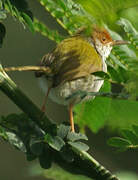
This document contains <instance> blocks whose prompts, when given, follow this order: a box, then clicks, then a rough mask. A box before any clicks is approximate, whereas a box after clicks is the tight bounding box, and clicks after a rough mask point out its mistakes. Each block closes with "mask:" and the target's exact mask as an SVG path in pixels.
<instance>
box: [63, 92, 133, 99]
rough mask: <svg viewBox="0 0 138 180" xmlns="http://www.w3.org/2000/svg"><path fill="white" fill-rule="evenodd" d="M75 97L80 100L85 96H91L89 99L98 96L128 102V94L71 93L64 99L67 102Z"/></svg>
mask: <svg viewBox="0 0 138 180" xmlns="http://www.w3.org/2000/svg"><path fill="white" fill-rule="evenodd" d="M76 95H79V96H80V98H81V99H83V98H85V97H86V96H91V97H93V96H100V97H109V98H114V99H122V100H128V99H129V97H130V95H129V94H123V93H112V92H85V91H78V92H77V93H73V94H72V95H71V96H68V97H67V98H66V99H67V100H68V99H70V98H73V97H74V96H76Z"/></svg>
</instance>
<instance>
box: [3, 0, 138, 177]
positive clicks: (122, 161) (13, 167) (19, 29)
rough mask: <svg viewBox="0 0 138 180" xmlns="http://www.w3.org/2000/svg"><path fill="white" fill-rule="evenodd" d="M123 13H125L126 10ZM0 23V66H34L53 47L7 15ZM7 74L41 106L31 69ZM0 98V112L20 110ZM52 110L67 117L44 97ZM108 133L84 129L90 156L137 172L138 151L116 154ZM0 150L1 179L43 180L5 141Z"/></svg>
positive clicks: (44, 16) (43, 16) (36, 7)
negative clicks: (0, 29) (0, 36)
mask: <svg viewBox="0 0 138 180" xmlns="http://www.w3.org/2000/svg"><path fill="white" fill-rule="evenodd" d="M28 2H29V4H30V7H31V8H32V11H33V13H34V15H35V16H36V17H39V19H40V20H43V22H46V23H47V24H48V25H49V27H51V28H54V29H56V28H57V29H59V31H60V32H61V33H62V34H66V32H65V31H64V30H62V29H61V27H60V26H59V25H58V24H57V23H56V21H55V20H54V19H53V18H52V17H50V15H49V14H48V13H46V11H45V10H44V9H43V7H41V6H40V4H39V3H37V1H33V0H30V1H28ZM131 11H132V10H130V15H131V16H132V14H133V13H132V12H131ZM125 14H126V15H127V16H128V13H125ZM124 16H125V15H124ZM132 18H133V17H132ZM4 25H5V26H6V30H7V33H6V37H5V40H4V43H3V47H2V48H1V49H0V61H1V62H2V64H3V66H4V67H7V66H22V65H36V64H37V63H38V61H39V60H40V59H41V58H42V56H43V55H44V54H46V53H48V52H50V51H51V50H52V49H53V48H54V47H55V43H54V42H52V41H50V40H48V39H47V38H45V37H43V36H41V35H40V34H38V33H35V34H32V33H31V32H29V30H27V29H24V28H23V26H22V25H21V24H20V23H19V22H18V21H16V20H15V19H13V18H12V17H8V18H7V19H6V20H5V21H4ZM9 75H10V77H11V78H12V79H13V80H14V81H15V82H16V83H17V85H18V86H19V87H20V88H21V89H22V90H23V91H24V93H25V94H26V95H27V96H29V97H30V98H31V99H32V100H33V102H35V104H37V106H39V107H41V105H42V103H43V99H44V94H43V92H42V91H41V89H40V87H39V84H38V81H37V79H36V78H35V77H34V74H33V73H31V72H12V73H9ZM0 98H1V100H0V113H1V115H8V114H9V113H17V112H19V113H20V112H21V111H20V110H19V109H18V108H17V106H16V105H15V104H13V103H12V102H11V101H10V100H9V99H8V98H7V97H6V96H5V95H4V94H3V93H2V92H0ZM53 110H54V112H55V113H56V114H57V116H58V119H63V120H64V121H65V120H67V117H68V116H67V109H66V108H65V107H64V106H60V105H57V104H54V103H53V102H51V101H50V100H48V102H47V106H46V113H47V115H48V117H49V118H50V119H52V120H55V117H54V114H55V113H53ZM57 116H56V119H57ZM108 132H109V131H108V130H107V129H102V130H100V132H99V133H98V134H92V133H91V132H90V131H89V130H88V129H87V135H88V138H89V145H90V149H91V153H92V155H93V157H94V158H95V159H96V160H98V161H99V162H100V163H101V164H103V165H104V166H105V167H106V168H108V169H110V170H111V171H112V172H120V171H132V172H135V173H138V168H137V167H138V166H137V165H138V164H137V160H136V159H137V156H138V152H137V151H136V150H134V152H133V151H131V150H129V151H127V152H123V153H116V151H115V150H113V149H112V148H111V147H109V146H107V145H106V141H107V139H108V138H109V133H108ZM110 136H111V134H110ZM0 152H1V153H0V179H1V180H11V179H13V180H18V179H20V180H35V179H39V180H43V179H44V178H43V177H30V176H29V173H28V172H29V171H28V168H29V167H30V166H31V165H32V164H34V163H35V162H32V163H31V162H27V160H26V158H25V155H24V154H23V153H21V152H19V151H18V150H16V149H14V148H13V147H11V146H10V145H9V144H6V143H5V142H3V141H0ZM36 163H37V162H36Z"/></svg>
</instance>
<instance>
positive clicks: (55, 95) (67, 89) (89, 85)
mask: <svg viewBox="0 0 138 180" xmlns="http://www.w3.org/2000/svg"><path fill="white" fill-rule="evenodd" d="M103 82H104V81H103V80H99V77H96V76H94V75H89V76H88V77H85V78H81V79H76V80H73V81H69V82H65V83H63V84H60V85H59V86H57V87H55V88H52V89H51V90H50V93H49V98H50V99H51V100H52V101H54V102H56V103H58V104H62V105H68V104H69V103H71V102H73V103H75V104H77V103H80V102H81V101H84V100H88V99H90V98H94V97H92V96H85V98H83V99H82V98H81V97H80V94H79V92H80V91H84V92H98V91H99V89H100V88H101V86H102V84H103ZM40 85H41V87H42V89H43V90H44V92H45V93H46V91H47V88H48V86H49V81H48V80H47V79H45V78H43V79H42V78H41V82H40ZM77 92H78V93H77ZM72 95H73V96H72ZM68 97H70V98H68Z"/></svg>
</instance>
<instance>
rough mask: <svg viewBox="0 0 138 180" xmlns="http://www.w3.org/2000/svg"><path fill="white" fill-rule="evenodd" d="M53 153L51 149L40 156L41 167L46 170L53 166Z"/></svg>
mask: <svg viewBox="0 0 138 180" xmlns="http://www.w3.org/2000/svg"><path fill="white" fill-rule="evenodd" d="M52 157H53V155H52V153H51V151H50V150H49V149H46V150H45V151H44V152H43V154H41V155H40V156H39V163H40V166H41V167H42V168H44V169H49V168H50V167H51V165H52Z"/></svg>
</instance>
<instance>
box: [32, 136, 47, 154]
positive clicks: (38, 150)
mask: <svg viewBox="0 0 138 180" xmlns="http://www.w3.org/2000/svg"><path fill="white" fill-rule="evenodd" d="M43 148H44V143H43V140H41V139H37V138H32V139H31V141H30V150H31V152H32V153H33V154H34V155H36V156H39V155H41V154H42V152H43Z"/></svg>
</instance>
